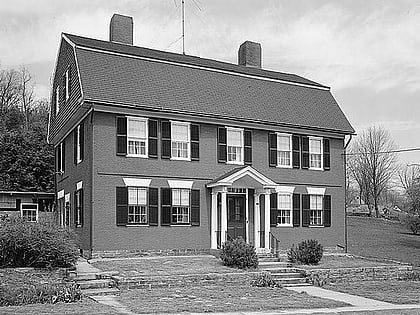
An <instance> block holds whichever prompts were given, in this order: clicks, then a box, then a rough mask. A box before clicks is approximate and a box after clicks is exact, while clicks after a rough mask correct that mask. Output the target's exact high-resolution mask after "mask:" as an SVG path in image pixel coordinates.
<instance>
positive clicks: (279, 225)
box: [276, 224, 293, 228]
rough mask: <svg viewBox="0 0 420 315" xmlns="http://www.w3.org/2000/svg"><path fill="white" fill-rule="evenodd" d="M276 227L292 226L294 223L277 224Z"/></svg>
mask: <svg viewBox="0 0 420 315" xmlns="http://www.w3.org/2000/svg"><path fill="white" fill-rule="evenodd" d="M276 227H278V228H292V227H293V225H292V224H277V225H276Z"/></svg>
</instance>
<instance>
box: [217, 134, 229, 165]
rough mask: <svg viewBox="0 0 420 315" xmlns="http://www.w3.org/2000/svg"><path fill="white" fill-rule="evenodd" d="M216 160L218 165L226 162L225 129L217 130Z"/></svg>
mask: <svg viewBox="0 0 420 315" xmlns="http://www.w3.org/2000/svg"><path fill="white" fill-rule="evenodd" d="M217 160H218V162H219V163H226V161H227V134H226V128H225V127H219V128H217Z"/></svg>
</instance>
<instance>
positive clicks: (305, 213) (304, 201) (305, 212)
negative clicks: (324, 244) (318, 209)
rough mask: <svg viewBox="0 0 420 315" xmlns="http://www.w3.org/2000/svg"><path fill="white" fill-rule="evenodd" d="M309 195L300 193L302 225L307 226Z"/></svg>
mask: <svg viewBox="0 0 420 315" xmlns="http://www.w3.org/2000/svg"><path fill="white" fill-rule="evenodd" d="M309 206H310V204H309V195H302V226H304V227H308V226H309V216H310V210H309Z"/></svg>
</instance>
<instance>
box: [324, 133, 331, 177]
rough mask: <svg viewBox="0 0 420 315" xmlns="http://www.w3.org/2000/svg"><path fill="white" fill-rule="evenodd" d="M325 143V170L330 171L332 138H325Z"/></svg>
mask: <svg viewBox="0 0 420 315" xmlns="http://www.w3.org/2000/svg"><path fill="white" fill-rule="evenodd" d="M323 145H324V170H325V171H329V170H330V167H331V162H330V140H329V139H325V138H324V139H323Z"/></svg>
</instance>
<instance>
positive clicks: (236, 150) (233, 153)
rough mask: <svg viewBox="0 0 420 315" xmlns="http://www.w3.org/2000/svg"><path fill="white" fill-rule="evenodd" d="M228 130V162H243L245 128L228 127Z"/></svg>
mask: <svg viewBox="0 0 420 315" xmlns="http://www.w3.org/2000/svg"><path fill="white" fill-rule="evenodd" d="M226 129H227V130H226V131H227V162H228V163H233V164H242V163H243V153H242V152H243V130H242V129H238V128H226Z"/></svg>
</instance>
